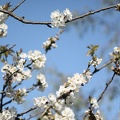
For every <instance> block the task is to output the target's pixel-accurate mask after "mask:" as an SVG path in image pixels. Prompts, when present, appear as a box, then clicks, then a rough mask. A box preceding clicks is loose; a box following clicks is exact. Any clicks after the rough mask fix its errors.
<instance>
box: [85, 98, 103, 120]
mask: <svg viewBox="0 0 120 120" xmlns="http://www.w3.org/2000/svg"><path fill="white" fill-rule="evenodd" d="M89 103H90V107H89V109H88V110H86V111H85V115H86V117H88V118H89V119H95V120H103V118H102V117H101V114H100V111H99V110H97V111H96V113H94V112H93V110H94V109H97V108H99V105H98V102H97V100H96V98H92V97H89Z"/></svg>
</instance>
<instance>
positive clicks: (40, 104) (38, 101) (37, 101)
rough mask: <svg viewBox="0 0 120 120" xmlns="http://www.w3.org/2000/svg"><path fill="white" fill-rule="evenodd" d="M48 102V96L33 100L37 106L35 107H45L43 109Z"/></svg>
mask: <svg viewBox="0 0 120 120" xmlns="http://www.w3.org/2000/svg"><path fill="white" fill-rule="evenodd" d="M47 102H48V99H47V98H46V96H43V97H37V98H34V99H33V103H34V105H35V106H38V107H43V108H45V107H46V103H47Z"/></svg>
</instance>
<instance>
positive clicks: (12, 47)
mask: <svg viewBox="0 0 120 120" xmlns="http://www.w3.org/2000/svg"><path fill="white" fill-rule="evenodd" d="M15 46H16V45H13V46H12V47H10V48H9V49H6V50H4V51H1V52H0V54H3V53H5V52H7V51H10V50H12V48H13V47H15Z"/></svg>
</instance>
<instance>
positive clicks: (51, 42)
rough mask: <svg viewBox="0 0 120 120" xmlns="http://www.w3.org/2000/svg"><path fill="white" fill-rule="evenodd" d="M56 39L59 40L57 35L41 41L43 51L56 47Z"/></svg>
mask: <svg viewBox="0 0 120 120" xmlns="http://www.w3.org/2000/svg"><path fill="white" fill-rule="evenodd" d="M57 40H59V37H58V36H55V37H50V38H48V39H47V41H45V42H44V43H43V48H44V49H45V51H46V52H47V51H48V50H50V49H51V47H53V48H56V47H57V45H56V41H57Z"/></svg>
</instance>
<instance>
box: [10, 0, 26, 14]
mask: <svg viewBox="0 0 120 120" xmlns="http://www.w3.org/2000/svg"><path fill="white" fill-rule="evenodd" d="M24 2H25V0H22V1H21V2H20V3H19V4H18V5H17V6H15V7H14V8H13V9H12V10H11V11H10V12H13V11H15V10H16V9H17V8H18V7H20V5H21V4H23V3H24Z"/></svg>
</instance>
